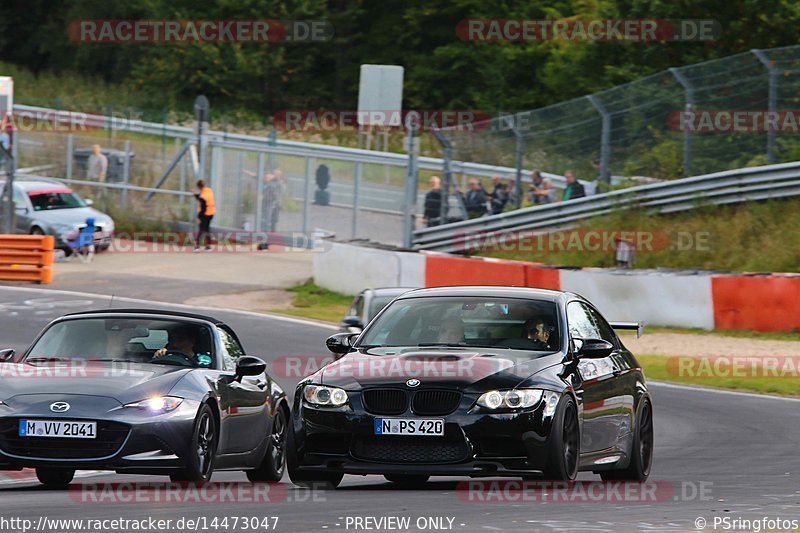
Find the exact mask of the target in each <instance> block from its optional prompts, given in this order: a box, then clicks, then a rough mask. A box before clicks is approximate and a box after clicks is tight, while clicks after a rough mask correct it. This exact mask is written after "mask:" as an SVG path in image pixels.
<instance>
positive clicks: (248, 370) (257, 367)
mask: <svg viewBox="0 0 800 533" xmlns="http://www.w3.org/2000/svg"><path fill="white" fill-rule="evenodd" d="M266 370H267V363H265V362H264V360H263V359H259V358H258V357H253V356H252V355H243V356H242V357H240V358H239V360H238V361H237V362H236V377H237V378H241V377H243V376H258V375H259V374H263V373H264V372H265V371H266Z"/></svg>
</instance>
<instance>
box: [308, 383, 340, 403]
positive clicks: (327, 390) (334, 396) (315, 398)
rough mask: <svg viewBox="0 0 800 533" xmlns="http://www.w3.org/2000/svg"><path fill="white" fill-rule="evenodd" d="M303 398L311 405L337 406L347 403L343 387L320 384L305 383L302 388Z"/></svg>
mask: <svg viewBox="0 0 800 533" xmlns="http://www.w3.org/2000/svg"><path fill="white" fill-rule="evenodd" d="M303 398H305V400H306V401H307V402H308V403H310V404H311V405H328V406H331V407H339V406H341V405H344V404H346V403H347V393H346V392H345V391H344V389H340V388H338V387H324V386H322V385H306V386H305V388H304V389H303Z"/></svg>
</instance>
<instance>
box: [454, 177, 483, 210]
mask: <svg viewBox="0 0 800 533" xmlns="http://www.w3.org/2000/svg"><path fill="white" fill-rule="evenodd" d="M467 188H468V189H467V194H466V195H465V194H463V193H462V192H461V190H460V189H456V194H458V195H460V196H461V197H462V199H463V201H464V208H465V209H466V210H467V215H469V217H470V218H478V217H482V216H483V215H485V214H486V191H485V190H484V189H483V186H482V185H481V183H480V182H479V181H478V180H477V179H475V178H471V179H470V180H469V181H468V182H467Z"/></svg>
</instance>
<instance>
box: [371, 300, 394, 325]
mask: <svg viewBox="0 0 800 533" xmlns="http://www.w3.org/2000/svg"><path fill="white" fill-rule="evenodd" d="M392 300H394V296H373V297H372V301H371V302H370V303H369V314H368V315H367V320H372V319H373V318H375V315H377V314H378V313H380V312H381V310H382V309H383V308H384V307H386V305H387V304H388V303H389V302H391V301H392Z"/></svg>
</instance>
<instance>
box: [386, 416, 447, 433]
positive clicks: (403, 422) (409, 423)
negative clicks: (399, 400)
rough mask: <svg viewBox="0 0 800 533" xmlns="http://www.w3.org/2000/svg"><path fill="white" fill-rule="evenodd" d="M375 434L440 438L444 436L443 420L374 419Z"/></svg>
mask: <svg viewBox="0 0 800 533" xmlns="http://www.w3.org/2000/svg"><path fill="white" fill-rule="evenodd" d="M375 434H376V435H414V436H423V437H441V436H443V435H444V420H441V419H427V418H376V419H375Z"/></svg>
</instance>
